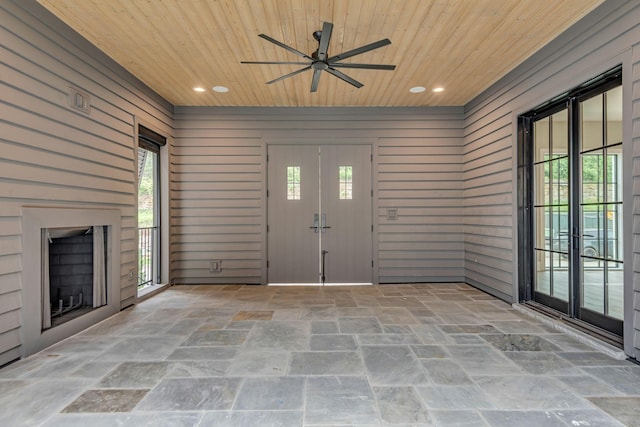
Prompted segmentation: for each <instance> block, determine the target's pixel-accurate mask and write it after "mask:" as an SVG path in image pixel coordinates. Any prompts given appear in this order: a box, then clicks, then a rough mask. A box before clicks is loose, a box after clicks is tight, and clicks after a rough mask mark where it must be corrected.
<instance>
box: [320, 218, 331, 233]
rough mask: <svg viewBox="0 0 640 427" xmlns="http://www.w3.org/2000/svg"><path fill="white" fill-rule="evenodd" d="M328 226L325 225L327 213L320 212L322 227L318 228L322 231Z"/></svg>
mask: <svg viewBox="0 0 640 427" xmlns="http://www.w3.org/2000/svg"><path fill="white" fill-rule="evenodd" d="M328 228H331V227H330V226H328V225H327V214H322V227H320V229H321V230H322V232H323V233H324V232H325V231H326V230H327V229H328Z"/></svg>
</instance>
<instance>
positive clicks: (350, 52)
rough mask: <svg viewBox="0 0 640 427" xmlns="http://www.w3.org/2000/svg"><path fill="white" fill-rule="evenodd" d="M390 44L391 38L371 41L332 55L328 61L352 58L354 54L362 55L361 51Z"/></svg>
mask: <svg viewBox="0 0 640 427" xmlns="http://www.w3.org/2000/svg"><path fill="white" fill-rule="evenodd" d="M388 44H391V40H389V39H383V40H378V41H377V42H373V43H369V44H367V45H364V46H360V47H357V48H355V49H352V50H348V51H346V52H342V53H339V54H338V55H335V56H332V57H331V58H329V59H327V62H335V61H341V60H343V59H347V58H351V57H352V56H356V55H360V54H361V53H365V52H369V51H370V50H374V49H378V48H379V47H382V46H386V45H388Z"/></svg>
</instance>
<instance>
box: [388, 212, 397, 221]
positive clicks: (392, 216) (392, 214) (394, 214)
mask: <svg viewBox="0 0 640 427" xmlns="http://www.w3.org/2000/svg"><path fill="white" fill-rule="evenodd" d="M397 219H398V210H397V209H387V220H389V221H395V220H397Z"/></svg>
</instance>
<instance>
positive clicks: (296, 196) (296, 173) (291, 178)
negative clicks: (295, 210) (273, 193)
mask: <svg viewBox="0 0 640 427" xmlns="http://www.w3.org/2000/svg"><path fill="white" fill-rule="evenodd" d="M287 200H300V166H287Z"/></svg>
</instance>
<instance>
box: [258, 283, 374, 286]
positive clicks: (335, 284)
mask: <svg viewBox="0 0 640 427" xmlns="http://www.w3.org/2000/svg"><path fill="white" fill-rule="evenodd" d="M267 285H268V286H373V283H324V284H323V283H268V284H267Z"/></svg>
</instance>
